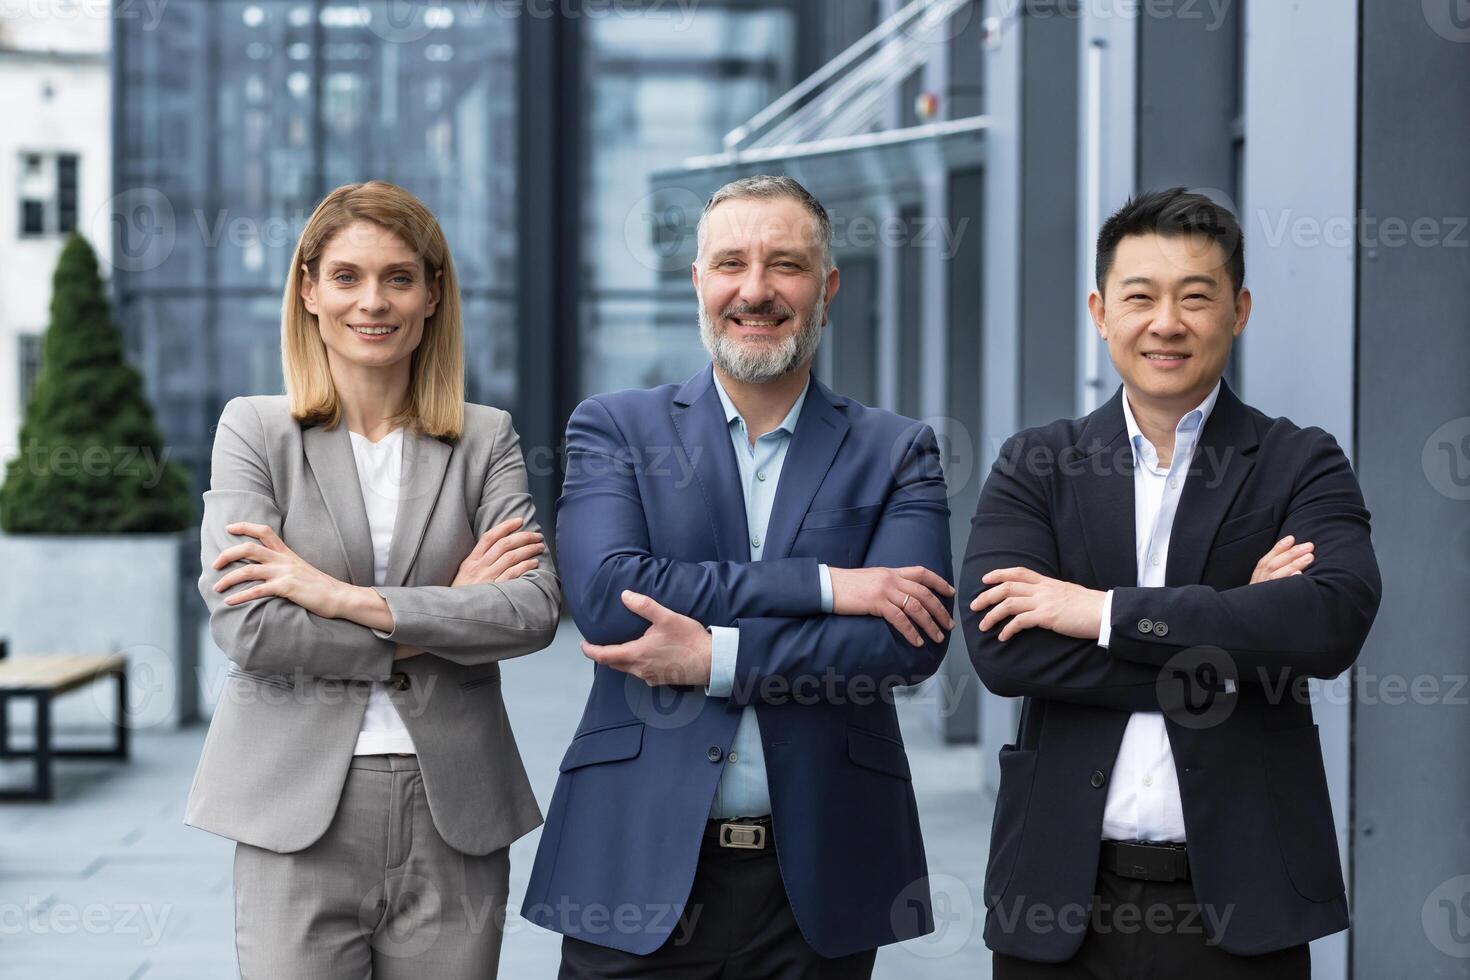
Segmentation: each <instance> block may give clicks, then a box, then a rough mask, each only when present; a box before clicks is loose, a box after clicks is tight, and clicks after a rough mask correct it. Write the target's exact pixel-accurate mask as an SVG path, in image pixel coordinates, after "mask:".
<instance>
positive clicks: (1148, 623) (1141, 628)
mask: <svg viewBox="0 0 1470 980" xmlns="http://www.w3.org/2000/svg"><path fill="white" fill-rule="evenodd" d="M1153 631H1154V621H1153V620H1152V619H1140V620H1139V621H1138V632H1140V633H1152V632H1153Z"/></svg>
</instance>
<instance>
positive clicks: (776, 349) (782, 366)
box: [698, 286, 827, 384]
mask: <svg viewBox="0 0 1470 980" xmlns="http://www.w3.org/2000/svg"><path fill="white" fill-rule="evenodd" d="M698 305H699V339H700V340H701V341H703V342H704V349H705V350H706V351H708V352H709V356H710V359H711V360H713V361H714V362H715V366H716V367H718V368H719V369H720V370H721V371H723V372H725V373H726V374H728V375H729V376H730V377H732V378H734V379H735V380H737V381H740V382H743V383H745V384H765V383H766V382H768V381H774V380H776V379H777V378H780V377H783V376H785V375H787V374H789V373H791V372H792V371H794V370H795V369H796V368H798V367H800V366H801V365H803V364H805V363H806V362H808V361H810V360H811V359H812V357H813V356H814V355H815V354H816V353H817V347H818V346H819V345H820V344H821V342H822V311H823V310H824V309H825V308H826V305H827V289H826V287H825V286H823V288H822V294H821V295H820V296H818V297H817V303H816V305H815V306H813V307H812V312H811V313H810V314H808V316H807V318H806V321H805V322H804V323H803V324H802V325H801V329H800V330H798V331H796V333H794V334H792V335H791V336H789V337H787V338H785V339H784V340H782V341H781V342H780V343H778V344H774V345H772V344H766V345H762V346H760V347H754V346H748V345H746V344H742V343H740V341H738V340H733V339H731V338H730V337H727V336H725V334H724V332H722V331H721V332H716V330H715V324H714V321H713V320H711V319H710V316H709V312H708V311H707V310H705V308H704V303H703V302H701V303H699V304H698Z"/></svg>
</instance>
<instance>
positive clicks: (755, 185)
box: [696, 174, 832, 273]
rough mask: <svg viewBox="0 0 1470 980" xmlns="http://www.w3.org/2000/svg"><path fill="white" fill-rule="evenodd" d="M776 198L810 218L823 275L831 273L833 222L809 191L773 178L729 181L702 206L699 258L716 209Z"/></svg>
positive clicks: (790, 180)
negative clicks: (796, 206)
mask: <svg viewBox="0 0 1470 980" xmlns="http://www.w3.org/2000/svg"><path fill="white" fill-rule="evenodd" d="M779 197H788V198H790V199H792V200H793V201H796V202H797V203H799V204H800V205H801V206H802V207H804V208H806V209H807V212H808V213H809V214H811V216H812V220H813V221H814V222H815V224H816V229H815V230H816V234H817V244H818V246H820V248H821V252H822V271H823V272H824V273H825V272H830V271H831V270H832V219H831V218H829V217H827V209H826V208H824V207H822V202H821V201H819V200H817V199H816V198H815V197H813V196H812V193H811V191H809V190H807V189H806V188H805V187H803V186H801V184H800V183H799V182H798V181H795V180H793V179H791V178H790V177H782V176H776V175H773V174H757V175H756V176H754V177H742V178H740V179H739V180H732V181H730V183H728V184H726V185H725V186H724V187H721V188H720V189H719V190H717V191H715V193H714V196H713V197H711V198H710V199H709V203H707V204H706V205H705V206H704V213H703V214H701V215H700V216H699V227H698V229H697V231H696V235H697V239H698V243H699V254H700V255H703V254H704V240H705V236H706V234H707V233H708V224H709V215H710V212H711V211H713V210H714V209H715V208H717V207H719V206H720V205H721V204H724V203H725V202H726V201H744V200H770V199H772V198H779Z"/></svg>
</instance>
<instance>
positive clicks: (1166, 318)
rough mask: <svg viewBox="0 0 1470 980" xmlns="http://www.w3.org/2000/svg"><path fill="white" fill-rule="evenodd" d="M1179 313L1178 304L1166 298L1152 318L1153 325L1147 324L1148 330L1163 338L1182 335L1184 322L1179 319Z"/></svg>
mask: <svg viewBox="0 0 1470 980" xmlns="http://www.w3.org/2000/svg"><path fill="white" fill-rule="evenodd" d="M1180 312H1181V311H1180V308H1179V304H1178V303H1175V302H1174V301H1173V300H1172V299H1169V298H1167V297H1166V298H1165V299H1164V300H1163V301H1162V302H1160V303H1159V308H1158V313H1157V314H1156V315H1155V316H1154V320H1153V323H1151V324H1149V330H1150V331H1151V332H1152V333H1156V334H1162V335H1164V336H1177V335H1179V334H1181V333H1183V332H1184V320H1183V319H1182V318H1181V317H1180V315H1179V314H1180Z"/></svg>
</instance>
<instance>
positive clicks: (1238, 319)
mask: <svg viewBox="0 0 1470 980" xmlns="http://www.w3.org/2000/svg"><path fill="white" fill-rule="evenodd" d="M1252 303H1253V301H1252V299H1251V291H1250V290H1249V289H1248V288H1246V287H1245V286H1241V287H1240V295H1239V296H1236V297H1235V336H1237V337H1239V336H1240V335H1241V334H1242V333H1244V332H1245V325H1246V322H1247V321H1248V320H1250V318H1251V306H1252Z"/></svg>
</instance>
